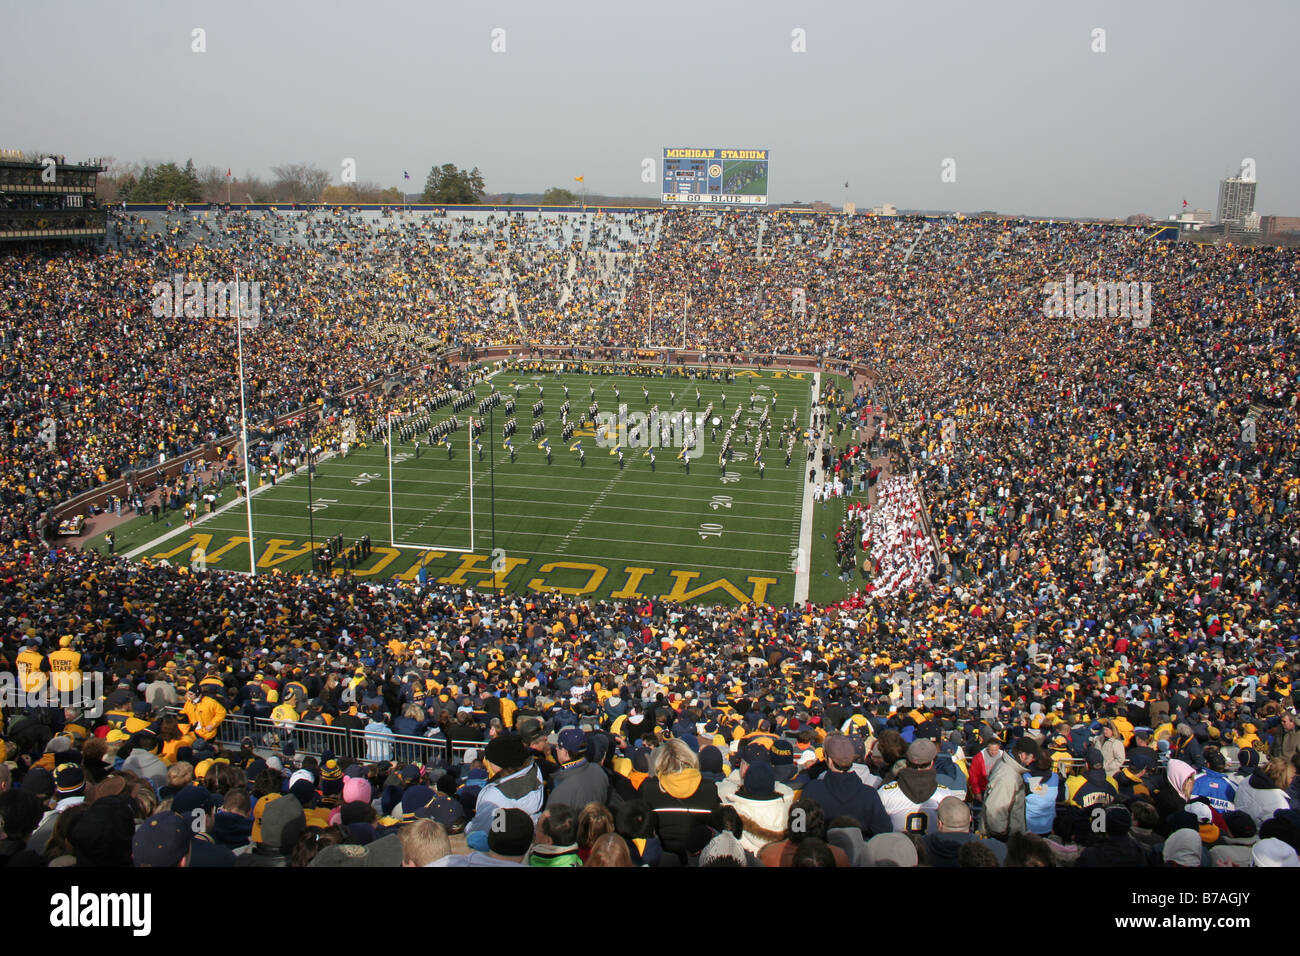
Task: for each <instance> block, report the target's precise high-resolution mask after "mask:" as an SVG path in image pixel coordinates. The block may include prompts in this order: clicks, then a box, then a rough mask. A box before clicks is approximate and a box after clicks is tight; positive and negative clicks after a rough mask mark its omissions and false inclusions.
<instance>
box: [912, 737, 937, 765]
mask: <svg viewBox="0 0 1300 956" xmlns="http://www.w3.org/2000/svg"><path fill="white" fill-rule="evenodd" d="M938 753H939V748H938V747H936V746H935V745H934V741H933V740H930V739H929V738H922V739H920V740H914V741H912V743H911V744H909V745H908V748H907V762H908V763H910V764H912V765H913V766H915V767H924V766H925V765H927V764H929V763H930V762H932V761H933V760H934V758H935V756H936V755H937V754H938Z"/></svg>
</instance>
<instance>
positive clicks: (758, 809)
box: [718, 781, 794, 853]
mask: <svg viewBox="0 0 1300 956" xmlns="http://www.w3.org/2000/svg"><path fill="white" fill-rule="evenodd" d="M718 796H719V799H721V801H722V802H723V803H725V804H728V805H730V806H733V807H735V808H736V813H737V814H738V815H739V816H740V822H741V824H742V825H743V826H744V831H743V832H742V833H741V834H740V845H741V846H743V847H744V848H745V849H746V850H748V851H749V852H750V853H758V852H759V851H760V850H761V849H763V847H765V846H767V845H768V844H769V843H779V842H781V841H782V840H784V839H785V826H786V823H787V822H788V821H789V816H790V805H791V804H792V803H794V791H792V790H791V789H790V788H789V787H787V786H786V785H785V784H782V783H778V784H776V786H775V789H774V790H773V793H772V796H771V797H770V798H767V799H763V798H757V797H753V796H751V795H749V794H747V793H746V792H745V789H744V788H743V787H741V788H737V787H736V785H735V784H734V783H732V782H731V781H723V782H722V783H720V784H719V785H718Z"/></svg>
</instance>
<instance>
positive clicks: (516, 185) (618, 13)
mask: <svg viewBox="0 0 1300 956" xmlns="http://www.w3.org/2000/svg"><path fill="white" fill-rule="evenodd" d="M0 18H2V20H3V28H2V29H3V33H2V34H0V51H2V52H3V55H2V56H0V85H2V86H3V89H4V90H5V96H4V98H3V105H2V106H0V148H6V147H7V148H17V149H45V150H51V151H57V152H62V153H64V154H66V155H67V157H68V158H69V160H73V159H77V160H80V159H84V158H87V157H91V156H115V157H117V158H119V159H124V160H140V161H144V160H151V161H166V160H175V161H178V162H184V161H185V159H187V158H191V157H192V158H193V159H194V162H195V163H196V164H197V165H199V166H204V165H215V166H220V167H222V168H223V169H224V168H225V167H233V169H234V171H235V175H236V176H237V177H238V176H239V175H241V174H243V173H245V172H250V173H256V174H260V175H263V176H267V175H269V173H270V168H271V167H272V166H274V165H277V164H280V163H287V162H308V163H312V164H315V165H318V166H320V167H322V168H324V169H326V170H328V171H329V172H331V173H332V174H333V176H334V179H335V181H336V182H337V181H338V178H339V175H340V173H341V170H342V163H343V161H344V159H345V158H352V159H355V160H356V163H357V175H358V177H359V178H360V179H361V180H371V181H375V182H378V183H380V184H381V185H396V186H401V185H403V183H402V172H403V170H407V171H409V172H410V174H411V182H410V183H409V184H407V185H408V187H409V188H410V190H411V191H418V189H419V188H421V187H422V184H423V181H424V178H425V176H426V175H427V174H428V171H429V168H430V166H432V165H441V164H442V163H447V162H451V163H455V164H456V165H458V166H462V167H465V168H468V167H472V166H478V167H479V168H480V169H481V170H482V172H483V175H484V178H485V180H486V183H487V188H488V190H489V191H491V192H539V191H542V190H544V189H546V188H547V187H548V186H569V187H574V186H575V184H574V182H573V178H574V177H575V176H579V175H582V176H585V178H586V185H587V187H588V188H589V189H590V190H591V191H592V192H593V193H606V194H618V195H643V196H646V197H647V198H648V199H651V200H653V199H657V197H658V194H659V193H658V190H659V185H658V178H657V177H658V172H659V170H658V163H659V158H660V155H661V150H662V149H663V147H665V146H718V147H742V148H750V147H765V148H768V149H770V150H771V170H770V194H771V199H772V201H773V202H787V201H792V200H804V201H810V200H815V199H822V200H826V201H829V202H832V203H835V204H836V205H839V204H840V203H843V202H845V201H853V202H856V203H858V205H859V206H870V205H874V204H877V203H881V202H893V203H895V204H896V205H897V206H899V207H900V208H907V209H954V210H962V211H966V212H974V211H978V210H983V209H995V210H999V211H1002V212H1012V213H1027V214H1033V215H1044V216H1047V215H1061V216H1099V217H1110V216H1126V215H1129V214H1131V213H1135V212H1145V213H1148V214H1151V215H1154V216H1158V217H1163V216H1166V215H1169V214H1171V213H1174V212H1176V211H1178V210H1179V209H1180V207H1181V204H1182V200H1183V199H1186V200H1187V201H1188V202H1189V203H1190V204H1191V205H1192V206H1200V207H1204V208H1207V209H1211V210H1212V209H1213V208H1214V206H1215V203H1216V200H1217V189H1218V185H1217V184H1218V180H1219V179H1220V178H1222V177H1223V176H1225V175H1230V174H1232V173H1233V172H1234V171H1235V170H1237V169H1238V168H1239V166H1240V164H1241V162H1242V160H1243V159H1244V158H1245V157H1250V158H1252V159H1254V160H1255V162H1256V164H1257V170H1258V180H1259V187H1258V194H1257V205H1256V208H1257V209H1258V210H1259V211H1260V212H1261V213H1263V214H1266V215H1267V214H1282V215H1300V183H1298V182H1297V179H1296V176H1295V173H1296V171H1297V170H1300V124H1298V123H1297V122H1296V115H1297V113H1296V93H1297V90H1298V88H1300V82H1298V81H1297V75H1296V70H1295V57H1296V52H1297V49H1296V48H1297V41H1298V40H1300V29H1298V28H1300V3H1298V2H1296V0H1233V2H1226V0H1218V2H1207V0H1115V2H1078V0H1066V2H1058V0H1023V2H1010V0H1007V2H1003V0H979V2H955V0H949V2H938V0H903V2H897V0H891V2H887V3H882V2H877V0H862V2H857V0H798V2H775V0H772V2H767V0H744V2H742V0H672V2H669V0H658V2H639V0H527V2H484V0H425V2H418V3H416V2H410V3H396V2H386V0H366V2H353V0H309V2H308V0H304V2H299V0H259V2H249V0H221V2H207V0H203V2H197V0H196V2H185V0H113V2H107V3H106V2H102V0H60V2H57V3H27V4H21V5H20V4H13V3H10V4H5V5H4V6H3V8H0ZM196 28H201V29H202V30H203V31H205V37H204V39H205V42H206V52H202V53H198V52H193V50H192V47H193V45H194V44H195V42H196V41H195V40H194V39H193V31H194V30H195V29H196ZM1096 28H1101V29H1103V30H1104V31H1105V35H1104V43H1105V52H1093V46H1094V45H1096V43H1097V41H1096V40H1094V37H1093V31H1094V29H1096ZM496 29H500V30H503V31H504V37H503V38H502V37H501V35H499V34H498V39H497V45H498V46H500V45H501V43H502V40H503V41H504V48H505V49H504V52H494V51H493V49H492V47H493V42H494V40H493V31H494V30H496ZM796 30H800V31H803V32H802V34H794V31H796ZM800 42H802V45H803V46H804V48H805V52H795V50H794V49H792V47H794V46H797V45H799V44H800ZM646 157H649V158H651V159H653V160H654V171H655V177H656V178H655V180H654V181H653V182H652V183H650V184H646V183H643V182H642V180H641V171H642V168H643V166H642V160H643V159H644V158H646ZM949 158H951V159H953V160H955V173H956V181H955V182H947V183H945V182H942V181H941V173H942V170H943V162H944V160H945V159H949ZM846 181H847V182H848V183H849V187H848V188H847V189H846V188H845V185H844V184H845V182H846ZM576 188H581V187H576Z"/></svg>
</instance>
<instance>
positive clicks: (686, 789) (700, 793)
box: [639, 767, 722, 859]
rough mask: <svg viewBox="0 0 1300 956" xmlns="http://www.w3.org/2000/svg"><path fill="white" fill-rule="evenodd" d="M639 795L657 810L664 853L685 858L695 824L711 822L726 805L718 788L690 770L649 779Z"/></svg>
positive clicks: (658, 831)
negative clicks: (723, 803)
mask: <svg viewBox="0 0 1300 956" xmlns="http://www.w3.org/2000/svg"><path fill="white" fill-rule="evenodd" d="M639 795H640V797H641V799H643V800H645V802H646V803H647V804H648V805H649V807H650V809H652V810H654V811H655V817H656V821H657V822H656V827H657V835H658V837H659V840H660V842H661V843H662V844H663V848H664V852H665V853H676V854H677V855H678V856H679V857H681V858H682V859H685V857H686V853H687V848H688V844H689V843H690V835H691V829H692V827H693V826H694V825H695V823H697V822H699V823H705V824H708V823H710V821H711V820H713V819H714V814H715V813H716V811H717V810H718V808H719V807H721V806H722V802H721V800H720V799H719V797H718V787H717V785H716V784H714V783H713V781H711V780H705V779H704V778H703V777H702V776H701V775H700V772H699V771H698V770H695V769H692V768H689V767H688V768H686V769H683V770H679V771H678V772H676V773H670V774H664V775H663V776H657V777H649V778H647V779H646V781H645V783H643V784H642V785H641V789H640V792H639Z"/></svg>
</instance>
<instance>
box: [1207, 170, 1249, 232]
mask: <svg viewBox="0 0 1300 956" xmlns="http://www.w3.org/2000/svg"><path fill="white" fill-rule="evenodd" d="M1256 185H1257V184H1256V182H1255V181H1254V180H1253V179H1250V180H1247V179H1241V178H1239V177H1231V178H1229V179H1225V180H1223V181H1222V182H1220V183H1219V214H1218V217H1217V218H1216V219H1215V222H1222V223H1227V224H1229V225H1240V224H1241V222H1242V220H1244V219H1245V218H1246V217H1247V216H1249V215H1250V214H1251V213H1252V212H1254V211H1255V186H1256Z"/></svg>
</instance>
